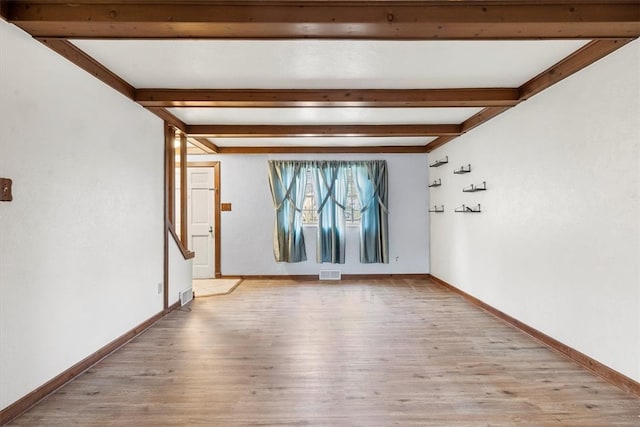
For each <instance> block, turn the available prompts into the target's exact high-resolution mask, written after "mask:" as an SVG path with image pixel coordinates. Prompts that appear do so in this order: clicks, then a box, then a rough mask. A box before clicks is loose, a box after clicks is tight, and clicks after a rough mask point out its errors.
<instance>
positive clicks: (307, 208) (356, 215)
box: [302, 168, 362, 225]
mask: <svg viewBox="0 0 640 427" xmlns="http://www.w3.org/2000/svg"><path fill="white" fill-rule="evenodd" d="M345 208H346V209H345V211H344V218H345V222H346V223H347V225H350V224H351V225H357V224H360V218H361V216H362V214H361V213H360V198H359V197H358V191H357V189H356V183H355V181H354V179H353V170H352V168H347V205H346V206H345ZM302 223H303V224H306V225H312V224H317V223H318V212H317V206H316V197H315V193H314V191H313V173H312V171H311V168H309V169H307V187H306V188H305V198H304V204H303V207H302Z"/></svg>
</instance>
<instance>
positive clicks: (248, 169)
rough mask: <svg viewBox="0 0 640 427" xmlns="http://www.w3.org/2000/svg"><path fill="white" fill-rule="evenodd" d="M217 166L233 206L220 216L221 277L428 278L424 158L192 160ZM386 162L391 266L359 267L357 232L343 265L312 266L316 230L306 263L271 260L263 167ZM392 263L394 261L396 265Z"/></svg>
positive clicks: (309, 230)
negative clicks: (334, 273)
mask: <svg viewBox="0 0 640 427" xmlns="http://www.w3.org/2000/svg"><path fill="white" fill-rule="evenodd" d="M205 159H206V160H219V161H220V173H221V193H220V194H221V199H222V202H223V203H232V205H233V210H232V211H231V212H222V213H221V224H220V225H221V234H222V236H221V256H222V274H223V275H289V274H291V275H296V274H318V272H319V271H320V269H339V270H341V271H342V273H343V274H403V273H428V272H429V229H428V217H427V214H426V213H425V212H426V210H427V205H428V191H427V168H426V164H427V158H426V155H421V154H388V155H356V154H354V155H330V156H326V155H278V156H275V155H273V156H267V155H222V156H194V157H193V160H205ZM274 159H298V160H308V159H317V160H371V159H386V160H387V162H388V169H389V242H390V244H389V247H390V250H389V255H390V262H389V264H360V260H359V229H358V227H349V229H348V230H347V242H346V244H347V249H346V250H347V253H346V263H345V264H343V265H340V264H327V263H325V264H318V263H316V261H315V253H316V250H315V244H316V234H315V233H316V228H315V227H313V226H308V227H305V230H304V236H305V242H306V248H307V261H306V262H301V263H291V264H288V263H277V262H275V260H274V258H273V249H272V248H273V243H272V242H273V220H274V219H273V218H274V217H273V203H272V201H271V192H270V190H269V181H268V178H267V161H268V160H274ZM396 257H397V258H398V259H397V261H396Z"/></svg>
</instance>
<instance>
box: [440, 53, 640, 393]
mask: <svg viewBox="0 0 640 427" xmlns="http://www.w3.org/2000/svg"><path fill="white" fill-rule="evenodd" d="M639 146H640V42H638V41H635V42H633V43H631V44H630V45H627V46H625V47H623V48H622V49H621V50H619V51H617V52H615V53H613V54H612V55H610V56H608V57H606V58H604V59H603V60H601V61H599V62H597V63H595V64H593V65H591V66H590V67H588V68H586V69H585V70H582V71H581V72H579V73H578V74H576V75H574V76H572V77H570V78H568V79H567V80H565V81H563V82H561V83H559V84H557V85H556V86H554V87H552V88H550V89H548V90H547V91H545V92H544V93H542V94H540V95H538V96H536V97H534V98H532V99H530V100H529V101H527V102H525V103H524V104H521V105H520V106H518V107H516V108H514V109H512V110H510V111H508V112H506V113H504V114H503V115H501V116H499V117H497V118H496V119H494V120H492V121H491V122H489V123H487V124H485V125H483V126H482V127H480V128H478V129H476V130H474V131H472V132H470V133H469V134H468V135H466V136H463V137H461V138H458V139H456V140H454V141H453V142H451V143H449V144H447V145H445V146H443V147H442V148H440V149H437V150H435V151H434V152H433V153H432V154H431V155H430V162H433V161H434V160H436V159H438V158H442V157H444V156H445V155H448V156H449V161H450V163H449V165H447V166H442V167H439V168H430V175H431V176H430V178H431V179H432V180H433V179H437V178H440V177H441V178H442V183H443V185H442V187H439V188H435V189H431V201H432V203H431V204H438V205H440V204H442V203H444V205H445V208H446V211H447V212H446V213H444V214H431V271H432V274H434V275H435V276H436V277H439V278H441V279H443V280H445V281H447V282H449V283H451V284H453V285H455V286H457V287H459V288H461V289H463V290H464V291H466V292H468V293H470V294H472V295H473V296H475V297H477V298H480V299H481V300H483V301H485V302H487V303H489V304H491V305H492V306H494V307H496V308H498V309H500V310H502V311H504V312H506V313H508V314H509V315H511V316H513V317H515V318H517V319H519V320H521V321H523V322H525V323H526V324H528V325H530V326H533V327H534V328H536V329H538V330H540V331H542V332H544V333H546V334H548V335H550V336H552V337H554V338H556V339H558V340H560V341H562V342H563V343H565V344H568V345H569V346H571V347H573V348H575V349H577V350H579V351H581V352H583V353H586V354H587V355H589V356H591V357H592V358H594V359H596V360H598V361H600V362H602V363H604V364H606V365H608V366H610V367H612V368H614V369H616V370H617V371H619V372H621V373H623V374H625V375H627V376H629V377H631V378H633V379H635V380H636V381H640V201H639V192H640V148H639ZM468 163H471V166H472V173H470V174H466V175H453V174H452V171H453V169H454V168H458V167H460V166H461V165H463V164H464V165H466V164H468ZM485 180H486V181H487V185H488V188H489V190H488V191H486V192H479V193H462V192H461V190H462V188H463V187H465V186H467V185H469V184H471V183H475V184H479V183H481V182H482V181H485ZM463 203H467V204H476V203H481V204H482V209H483V212H482V213H481V214H458V213H453V212H452V211H453V209H454V208H455V207H456V206H459V205H461V204H463Z"/></svg>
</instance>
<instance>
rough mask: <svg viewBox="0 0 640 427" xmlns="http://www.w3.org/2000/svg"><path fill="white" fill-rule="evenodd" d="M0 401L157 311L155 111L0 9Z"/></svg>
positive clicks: (159, 200)
mask: <svg viewBox="0 0 640 427" xmlns="http://www.w3.org/2000/svg"><path fill="white" fill-rule="evenodd" d="M0 121H1V126H0V176H2V177H8V178H12V179H13V181H14V201H13V202H10V203H4V202H1V203H0V377H1V381H0V407H3V408H4V407H6V406H7V405H9V404H11V403H12V402H14V401H15V400H17V399H19V398H20V397H22V396H24V395H25V394H27V393H29V392H30V391H32V390H34V389H35V388H37V387H38V386H40V385H42V384H43V383H45V382H46V381H48V380H50V379H51V378H53V377H55V376H56V375H58V374H59V373H61V372H62V371H64V370H65V369H67V368H69V367H70V366H72V365H73V364H75V363H76V362H78V361H80V360H82V359H83V358H85V357H86V356H88V355H90V354H91V353H93V352H94V351H96V350H98V349H99V348H101V347H102V346H104V345H105V344H107V343H109V342H110V341H112V340H113V339H115V338H117V337H118V336H120V335H122V334H123V333H125V332H127V331H128V330H130V329H131V328H133V327H135V326H136V325H138V324H140V323H141V322H143V321H144V320H146V319H148V318H149V317H151V316H152V315H154V314H156V313H158V312H159V311H161V310H162V300H163V298H162V295H161V294H160V295H159V294H158V292H157V283H158V282H162V280H163V267H162V263H163V255H162V250H163V249H162V248H163V237H162V230H163V208H162V207H163V131H162V123H161V121H160V120H159V119H157V118H156V117H154V116H153V115H151V114H150V113H148V112H147V111H145V110H144V109H142V108H141V107H139V106H137V105H136V104H134V103H133V102H131V101H129V100H127V99H126V98H124V97H123V96H121V95H120V94H118V93H116V92H115V91H113V89H111V88H109V87H107V86H105V85H104V84H103V83H101V82H99V81H97V80H96V79H95V78H93V77H92V76H90V75H89V74H88V73H86V72H84V71H82V70H80V69H79V68H78V67H76V66H75V65H72V64H71V63H69V62H68V61H66V60H65V59H63V58H62V57H60V56H58V55H57V54H55V53H54V52H53V51H51V50H49V49H48V48H47V47H45V46H43V45H41V44H40V43H38V42H37V41H35V40H33V39H32V38H31V37H30V36H28V35H27V34H25V33H23V32H21V31H20V30H18V29H17V28H16V27H14V26H11V25H9V24H7V23H6V22H4V21H2V20H0Z"/></svg>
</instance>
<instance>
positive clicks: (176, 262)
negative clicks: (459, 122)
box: [169, 234, 193, 305]
mask: <svg viewBox="0 0 640 427" xmlns="http://www.w3.org/2000/svg"><path fill="white" fill-rule="evenodd" d="M192 261H193V259H187V260H185V259H184V257H183V256H182V252H181V251H180V248H179V247H178V244H177V243H176V241H175V240H174V239H173V236H171V234H169V305H172V304H174V303H176V302H177V301H179V300H180V292H181V291H184V290H186V289H191V287H192V280H193V267H192Z"/></svg>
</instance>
